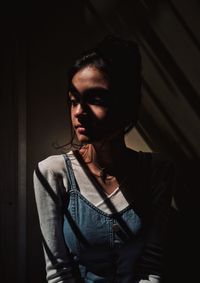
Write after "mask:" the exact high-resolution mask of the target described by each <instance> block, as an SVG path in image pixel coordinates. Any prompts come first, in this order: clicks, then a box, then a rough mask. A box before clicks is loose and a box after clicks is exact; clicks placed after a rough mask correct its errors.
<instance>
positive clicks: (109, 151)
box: [80, 138, 128, 174]
mask: <svg viewBox="0 0 200 283" xmlns="http://www.w3.org/2000/svg"><path fill="white" fill-rule="evenodd" d="M127 153H128V148H127V147H126V144H125V142H124V139H123V138H118V139H116V140H112V141H110V142H109V143H108V142H106V143H104V142H101V143H95V144H87V145H85V146H83V147H82V148H81V149H80V154H81V155H82V157H83V159H84V161H85V162H86V163H87V164H88V165H89V167H90V166H97V167H99V168H106V170H107V171H108V172H109V173H110V174H115V173H116V171H117V170H118V169H119V164H120V163H121V162H122V161H125V160H126V158H127ZM119 161H120V163H119ZM121 164H122V163H121Z"/></svg>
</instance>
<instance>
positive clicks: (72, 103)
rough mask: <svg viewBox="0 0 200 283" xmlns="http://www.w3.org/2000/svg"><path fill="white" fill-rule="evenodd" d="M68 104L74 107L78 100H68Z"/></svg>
mask: <svg viewBox="0 0 200 283" xmlns="http://www.w3.org/2000/svg"><path fill="white" fill-rule="evenodd" d="M70 104H71V105H72V106H76V105H77V104H78V100H76V99H70Z"/></svg>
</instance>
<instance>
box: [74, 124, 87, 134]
mask: <svg viewBox="0 0 200 283" xmlns="http://www.w3.org/2000/svg"><path fill="white" fill-rule="evenodd" d="M76 131H77V132H78V133H79V134H85V133H86V132H87V129H86V128H85V127H83V126H77V127H76Z"/></svg>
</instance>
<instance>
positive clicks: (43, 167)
mask: <svg viewBox="0 0 200 283" xmlns="http://www.w3.org/2000/svg"><path fill="white" fill-rule="evenodd" d="M37 167H38V168H39V170H40V172H41V173H42V174H43V175H46V174H47V173H54V174H56V173H61V172H63V171H65V160H64V156H63V154H59V155H50V156H48V157H46V158H45V159H43V160H41V161H39V162H38V166H37Z"/></svg>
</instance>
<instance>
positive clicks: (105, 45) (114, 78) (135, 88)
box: [68, 35, 141, 133]
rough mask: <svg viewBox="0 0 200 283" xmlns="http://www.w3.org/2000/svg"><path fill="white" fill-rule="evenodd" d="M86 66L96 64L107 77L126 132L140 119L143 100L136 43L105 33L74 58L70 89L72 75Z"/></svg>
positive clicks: (70, 72)
mask: <svg viewBox="0 0 200 283" xmlns="http://www.w3.org/2000/svg"><path fill="white" fill-rule="evenodd" d="M86 66H94V67H95V68H97V69H98V70H100V71H102V72H103V73H104V74H105V75H106V77H107V78H108V80H109V82H110V85H111V92H112V93H114V95H113V97H112V99H113V101H115V105H117V109H118V111H119V115H120V116H121V119H122V122H123V125H124V133H127V132H128V131H130V130H131V129H132V128H133V127H134V126H135V124H136V122H137V119H138V111H139V106H140V102H141V56H140V52H139V49H138V46H137V44H136V43H135V42H133V41H129V40H125V39H121V38H118V37H115V36H110V35H109V36H106V37H105V38H104V39H103V40H102V41H100V42H99V43H98V44H97V45H96V46H95V47H94V48H92V49H89V50H87V51H85V52H84V53H82V54H81V55H80V56H79V57H78V58H77V59H76V60H75V62H74V64H73V65H72V66H71V68H70V70H69V72H68V89H70V87H71V84H72V79H73V76H74V75H75V74H76V73H77V72H78V71H80V70H81V69H83V68H84V67H86Z"/></svg>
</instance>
